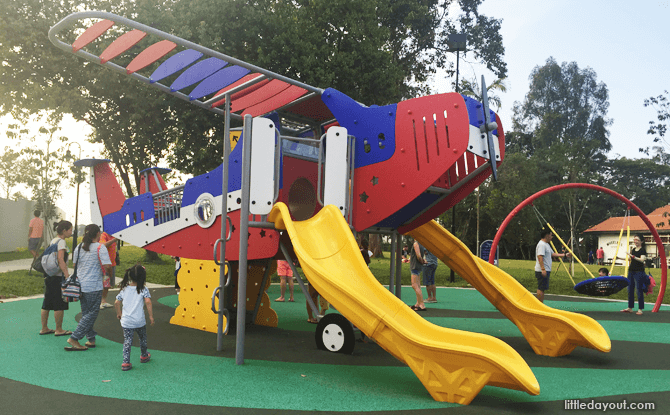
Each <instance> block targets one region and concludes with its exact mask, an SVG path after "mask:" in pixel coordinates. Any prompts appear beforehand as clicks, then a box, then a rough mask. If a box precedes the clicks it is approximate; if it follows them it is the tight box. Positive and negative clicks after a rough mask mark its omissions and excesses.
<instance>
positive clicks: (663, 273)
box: [489, 183, 668, 313]
mask: <svg viewBox="0 0 670 415" xmlns="http://www.w3.org/2000/svg"><path fill="white" fill-rule="evenodd" d="M563 189H590V190H596V191H598V192H602V193H607V194H608V195H610V196H613V197H615V198H617V199H619V200H621V201H622V202H624V203H625V204H626V205H627V206H628V207H630V208H632V209H633V210H634V211H635V212H637V214H638V215H640V218H642V220H643V221H644V223H645V224H646V225H647V228H649V231H650V232H651V234H652V235H653V237H654V241H655V242H656V246H657V247H658V252H659V256H660V257H661V264H663V266H662V267H661V288H660V289H659V292H658V298H657V299H656V304H655V305H654V308H653V310H652V312H654V313H656V312H658V310H659V309H660V308H661V303H662V302H663V296H664V295H665V285H666V282H667V279H668V267H667V265H665V264H666V263H667V262H666V257H665V249H664V248H663V243H662V242H661V237H660V236H659V235H658V232H656V228H655V227H654V225H652V223H651V222H650V221H649V218H647V215H645V214H644V212H642V211H641V210H640V208H639V207H637V206H635V204H634V203H633V202H631V201H630V200H628V199H626V198H625V197H624V196H622V195H620V194H619V193H617V192H615V191H613V190H610V189H607V188H605V187H602V186H596V185H594V184H588V183H566V184H559V185H558V186H552V187H549V188H547V189H544V190H542V191H539V192H537V193H535V194H534V195H532V196H530V197H529V198H527V199H526V200H524V201H523V202H521V203H520V204H519V205H518V206H517V207H515V208H514V209H513V210H512V211H511V212H510V213H509V215H507V217H506V218H505V220H504V221H503V223H502V225H500V229H498V232H497V233H496V236H495V238H494V239H493V244H492V245H491V253H490V254H489V263H491V264H493V260H494V259H495V253H496V249H497V248H498V242H500V238H501V236H502V234H503V232H504V231H505V228H506V227H507V225H508V224H509V222H510V221H511V220H512V218H513V217H514V216H515V215H516V214H517V213H519V211H520V210H521V209H523V208H524V207H526V206H528V205H530V204H531V203H532V202H533V201H534V200H535V199H537V198H539V197H541V196H544V195H546V194H547V193H552V192H555V191H557V190H563Z"/></svg>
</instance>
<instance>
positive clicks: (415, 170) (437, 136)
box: [353, 93, 470, 231]
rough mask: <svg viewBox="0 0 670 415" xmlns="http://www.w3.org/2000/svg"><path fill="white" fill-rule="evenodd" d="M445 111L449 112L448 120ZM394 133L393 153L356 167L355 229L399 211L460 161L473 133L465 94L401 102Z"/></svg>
mask: <svg viewBox="0 0 670 415" xmlns="http://www.w3.org/2000/svg"><path fill="white" fill-rule="evenodd" d="M445 110H447V111H449V117H448V118H447V119H446V120H445V119H444V115H443V114H444V111H445ZM440 114H442V115H441V118H442V120H444V121H443V122H444V123H445V124H442V123H441V122H438V123H437V127H436V122H435V121H434V120H435V119H438V120H439V119H440V117H439V116H438V115H440ZM424 117H425V120H426V121H425V122H424ZM447 125H448V127H449V144H450V146H449V147H448V146H447V129H446V126H447ZM431 127H432V128H431ZM441 127H445V128H441ZM395 135H396V136H395V153H394V154H393V157H391V158H390V159H389V160H386V161H384V162H380V163H376V164H371V165H368V166H365V167H360V168H358V169H356V172H355V184H354V201H353V204H354V212H353V213H354V226H355V228H356V230H357V231H362V230H364V229H366V228H368V227H370V226H373V225H374V224H376V223H377V222H379V221H381V220H383V219H385V218H387V217H388V216H390V215H391V214H393V213H395V212H397V211H398V210H400V209H401V208H402V207H404V206H405V205H407V204H408V203H409V202H411V201H412V200H414V199H415V198H417V197H418V196H419V195H420V194H421V193H423V192H424V191H425V190H426V189H427V188H428V187H430V186H431V185H432V184H433V183H435V181H436V180H437V179H438V178H440V176H442V175H443V174H444V172H445V170H447V169H448V168H449V167H450V166H452V165H453V164H454V163H455V162H456V161H457V159H459V158H460V159H461V160H462V158H463V153H464V152H465V150H466V148H467V144H468V141H469V137H470V128H469V124H468V113H467V109H466V107H465V101H464V100H463V97H462V96H461V95H460V94H453V93H452V94H442V95H433V96H428V97H422V98H416V99H411V100H408V101H404V102H401V103H399V104H398V109H397V114H396V126H395ZM438 147H439V149H440V151H439V155H438V151H437V149H438ZM373 177H376V178H377V180H376V181H375V180H373ZM363 194H364V195H363Z"/></svg>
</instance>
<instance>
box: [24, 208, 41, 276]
mask: <svg viewBox="0 0 670 415" xmlns="http://www.w3.org/2000/svg"><path fill="white" fill-rule="evenodd" d="M41 214H42V212H40V211H39V210H35V211H34V212H33V216H34V218H32V219H31V220H30V223H29V224H28V250H29V251H30V253H31V254H33V262H31V263H30V269H29V270H28V272H29V273H32V272H33V264H34V263H35V260H36V259H37V251H38V250H39V249H40V245H42V236H43V234H44V221H43V220H42V219H40V215H41Z"/></svg>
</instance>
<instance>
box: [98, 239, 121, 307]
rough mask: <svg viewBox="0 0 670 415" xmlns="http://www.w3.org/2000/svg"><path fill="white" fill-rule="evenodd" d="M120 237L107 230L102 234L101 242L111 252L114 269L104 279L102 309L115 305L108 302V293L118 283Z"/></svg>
mask: <svg viewBox="0 0 670 415" xmlns="http://www.w3.org/2000/svg"><path fill="white" fill-rule="evenodd" d="M117 241H118V239H116V238H115V237H113V236H112V235H110V234H108V233H107V232H103V233H102V234H101V235H100V243H101V244H102V245H104V246H105V248H107V253H108V254H109V259H110V261H112V270H111V271H110V272H108V273H107V274H106V275H107V278H105V277H103V280H102V302H101V303H100V309H101V310H102V309H103V308H112V307H114V306H113V305H111V304H110V303H108V302H107V293H108V292H109V289H110V288H112V287H114V286H115V285H116V266H117V265H118V264H117V263H116V245H117V243H116V242H117Z"/></svg>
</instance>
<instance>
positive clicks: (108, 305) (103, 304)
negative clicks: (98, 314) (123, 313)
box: [100, 303, 114, 310]
mask: <svg viewBox="0 0 670 415" xmlns="http://www.w3.org/2000/svg"><path fill="white" fill-rule="evenodd" d="M112 307H114V306H113V305H111V304H110V303H102V304H100V310H104V309H105V308H112Z"/></svg>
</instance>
